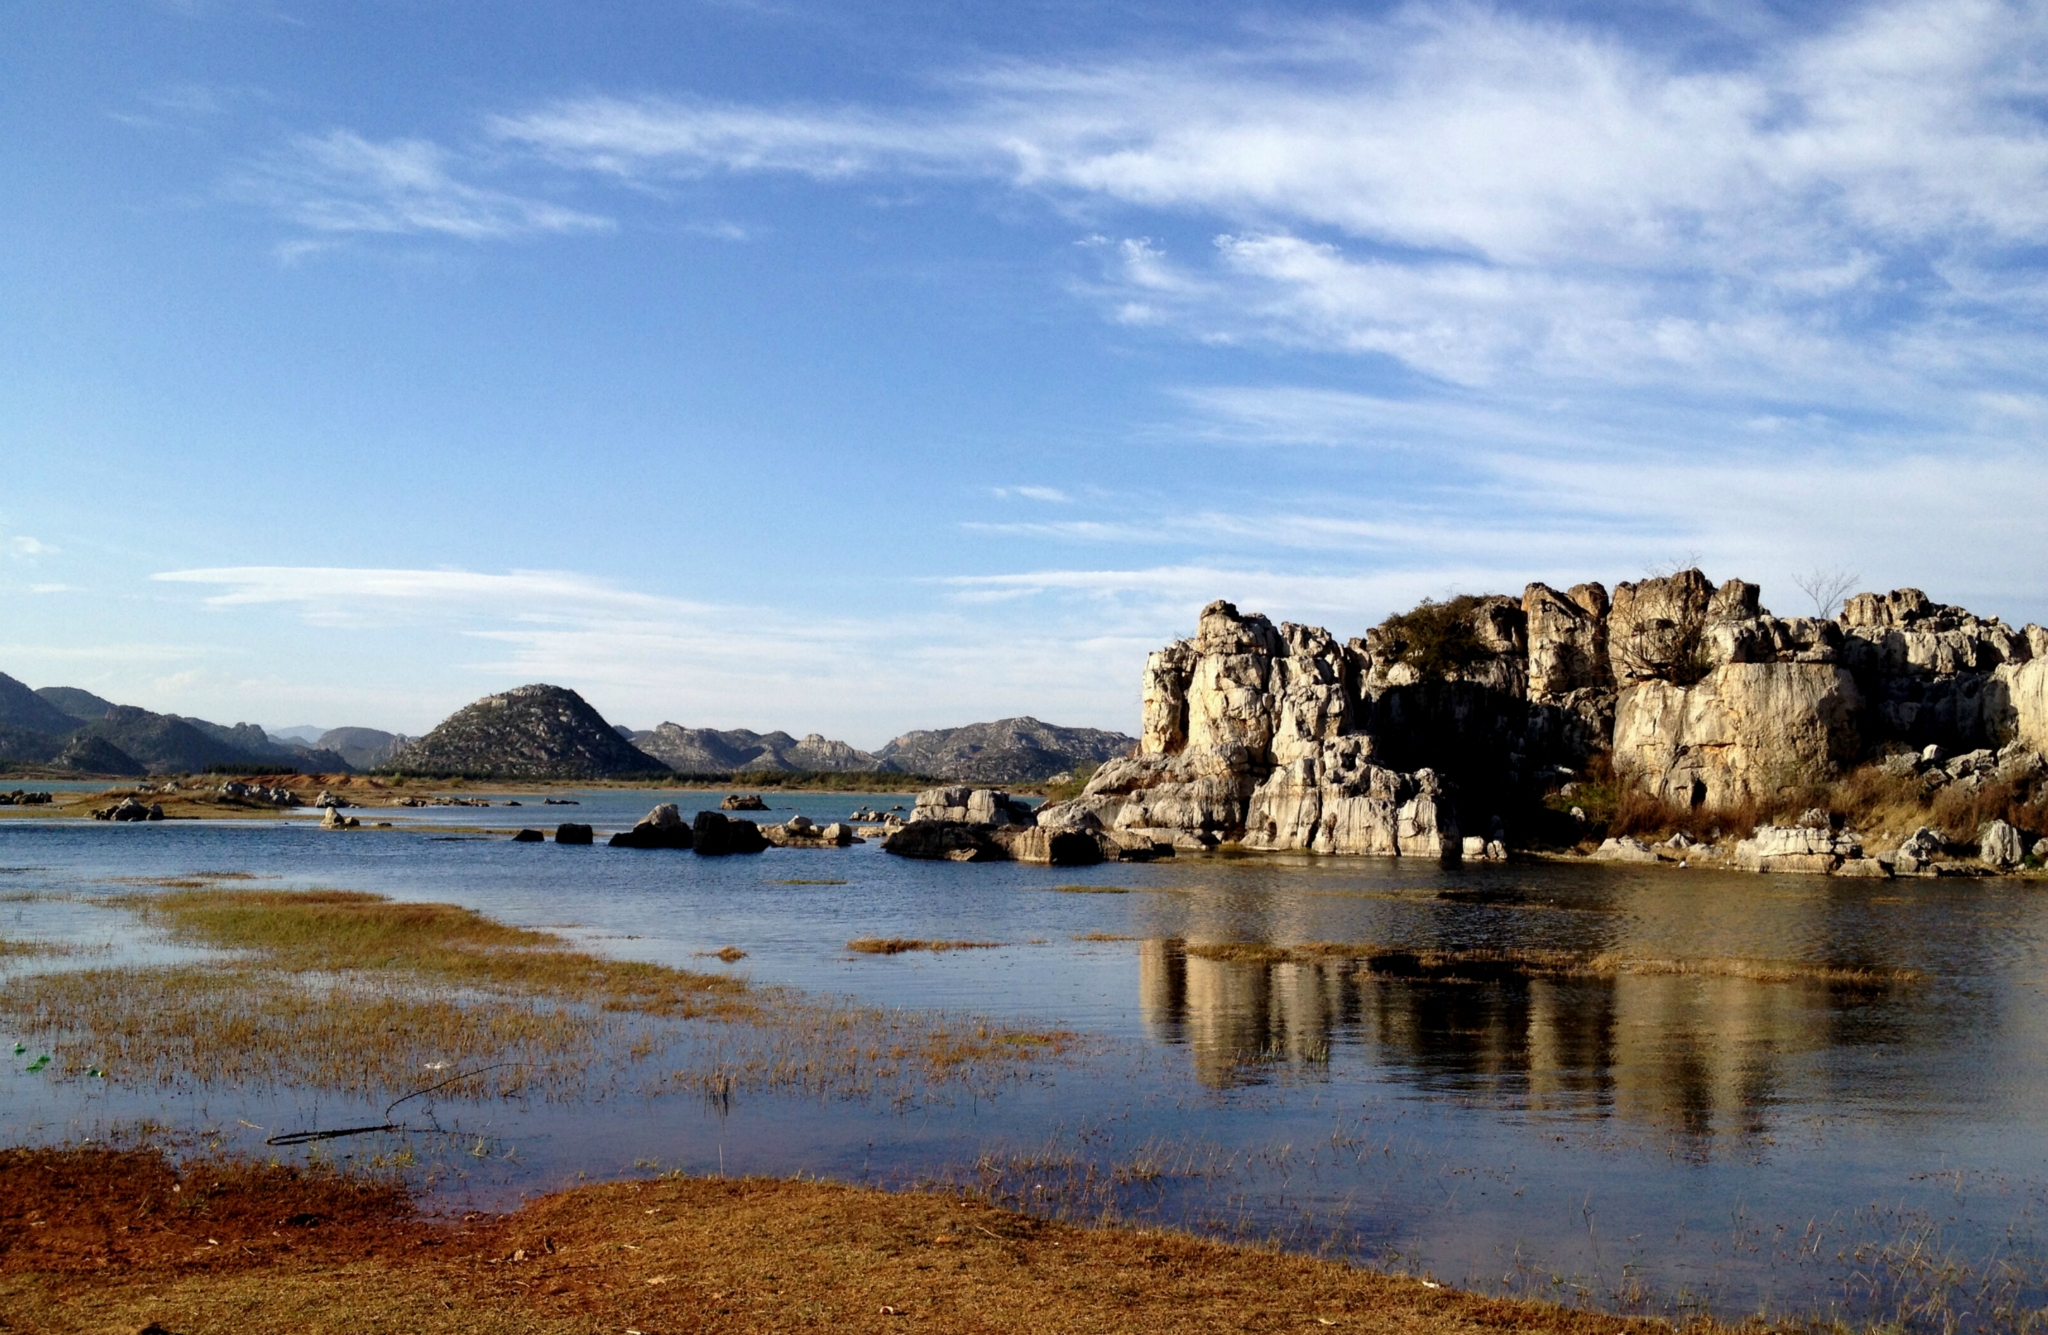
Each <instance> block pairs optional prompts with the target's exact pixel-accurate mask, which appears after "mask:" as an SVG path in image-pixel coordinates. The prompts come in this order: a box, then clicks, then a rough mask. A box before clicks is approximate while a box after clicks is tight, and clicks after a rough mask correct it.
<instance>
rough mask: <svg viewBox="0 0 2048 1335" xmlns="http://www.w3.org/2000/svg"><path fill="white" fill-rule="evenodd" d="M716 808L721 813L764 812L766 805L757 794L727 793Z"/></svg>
mask: <svg viewBox="0 0 2048 1335" xmlns="http://www.w3.org/2000/svg"><path fill="white" fill-rule="evenodd" d="M718 807H719V810H721V811H766V810H767V809H768V804H767V803H766V802H763V801H762V800H761V795H760V794H759V793H727V794H726V795H725V798H724V800H722V801H721V802H719V804H718Z"/></svg>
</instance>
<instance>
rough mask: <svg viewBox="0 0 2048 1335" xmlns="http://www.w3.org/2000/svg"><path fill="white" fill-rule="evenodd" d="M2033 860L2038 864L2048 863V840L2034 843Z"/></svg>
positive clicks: (2038, 840)
mask: <svg viewBox="0 0 2048 1335" xmlns="http://www.w3.org/2000/svg"><path fill="white" fill-rule="evenodd" d="M2033 858H2034V861H2036V862H2048V839H2036V840H2035V841H2034V848H2033Z"/></svg>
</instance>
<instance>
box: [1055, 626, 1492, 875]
mask: <svg viewBox="0 0 2048 1335" xmlns="http://www.w3.org/2000/svg"><path fill="white" fill-rule="evenodd" d="M1370 667H1371V663H1370V659H1369V656H1368V655H1367V654H1366V653H1365V651H1364V650H1363V648H1362V646H1361V645H1359V643H1358V642H1354V643H1353V645H1352V646H1348V647H1347V646H1344V645H1340V644H1339V643H1338V642H1337V641H1336V639H1335V638H1334V637H1333V636H1331V635H1330V633H1329V632H1328V631H1325V630H1318V629H1315V628H1313V627H1309V626H1298V625H1295V624H1293V623H1291V622H1290V623H1286V624H1283V625H1281V626H1278V627H1275V626H1274V625H1273V624H1272V623H1271V622H1270V621H1268V620H1267V619H1266V618H1265V617H1262V616H1257V615H1253V616H1243V615H1240V614H1239V612H1238V610H1237V609H1236V608H1235V607H1233V606H1232V605H1231V604H1229V603H1225V602H1215V603H1211V604H1209V606H1207V607H1206V608H1204V609H1202V617H1201V622H1200V624H1199V626H1198V628H1197V630H1196V633H1195V636H1194V638H1193V639H1191V640H1182V641H1180V642H1179V643H1177V644H1174V645H1170V646H1169V647H1167V648H1165V649H1162V650H1160V651H1159V652H1158V653H1156V654H1153V655H1152V656H1151V658H1150V659H1148V660H1147V662H1146V664H1145V680H1144V707H1145V712H1144V726H1143V733H1142V736H1141V737H1140V741H1139V753H1138V754H1137V755H1136V756H1133V757H1129V758H1124V759H1117V760H1111V761H1108V762H1107V763H1105V764H1104V765H1103V766H1102V767H1101V768H1100V769H1098V770H1097V771H1096V772H1095V775H1094V777H1093V778H1092V779H1091V780H1090V781H1089V783H1088V786H1087V788H1086V789H1085V790H1084V791H1083V793H1082V795H1081V796H1080V797H1078V798H1076V799H1074V800H1073V801H1071V802H1065V803H1060V804H1057V805H1056V806H1054V807H1050V808H1047V809H1046V810H1042V811H1041V812H1039V824H1040V825H1041V826H1044V827H1047V828H1055V829H1057V828H1081V827H1087V826H1097V827H1100V828H1103V829H1107V830H1111V831H1129V832H1131V833H1133V834H1135V835H1139V836H1141V837H1147V838H1152V839H1156V840H1158V841H1160V842H1163V843H1168V844H1180V843H1183V841H1187V842H1195V843H1199V844H1201V845H1204V846H1213V845H1215V844H1217V843H1221V842H1226V841H1235V842H1241V843H1243V844H1244V845H1246V846H1247V847H1252V848H1262V849H1276V850H1277V849H1304V850H1310V851H1314V852H1323V853H1381V854H1389V855H1403V854H1405V855H1410V856H1416V855H1420V856H1427V857H1451V858H1455V857H1457V856H1458V854H1459V852H1460V850H1461V848H1462V841H1461V840H1460V839H1459V836H1458V827H1457V824H1456V819H1455V815H1454V813H1453V811H1452V809H1451V806H1450V804H1449V803H1447V802H1445V801H1443V800H1442V799H1443V797H1444V795H1445V790H1444V786H1443V784H1442V783H1441V781H1440V780H1439V779H1438V777H1437V776H1436V775H1435V774H1434V773H1432V772H1430V771H1428V770H1423V771H1420V772H1418V773H1413V774H1407V773H1401V772H1399V771H1396V770H1393V769H1391V768H1389V767H1387V766H1385V765H1382V764H1378V763H1376V762H1375V746H1374V739H1373V738H1372V737H1370V736H1368V735H1362V734H1360V733H1359V731H1358V730H1357V723H1358V721H1359V719H1360V717H1361V713H1362V711H1361V708H1360V704H1361V700H1360V697H1359V695H1358V683H1359V681H1360V679H1361V678H1362V677H1363V676H1364V675H1366V674H1367V673H1368V672H1369V671H1370Z"/></svg>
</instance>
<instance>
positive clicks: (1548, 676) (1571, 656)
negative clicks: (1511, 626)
mask: <svg viewBox="0 0 2048 1335" xmlns="http://www.w3.org/2000/svg"><path fill="white" fill-rule="evenodd" d="M1607 613H1608V603H1607V590H1606V589H1604V588H1602V587H1601V586H1600V585H1598V584H1579V585H1574V586H1573V587H1572V588H1571V589H1570V590H1569V591H1568V592H1565V593H1559V592H1558V591H1557V590H1555V589H1553V588H1551V587H1550V586H1549V585H1548V584H1531V585H1530V586H1529V587H1528V588H1526V589H1524V590H1523V591H1522V616H1523V620H1524V624H1525V625H1526V627H1527V632H1526V633H1527V636H1528V644H1529V698H1530V699H1532V700H1562V699H1564V698H1566V697H1567V696H1569V695H1570V694H1571V693H1572V692H1573V691H1579V690H1587V689H1592V690H1604V689H1606V688H1608V687H1610V686H1612V684H1613V680H1614V678H1613V672H1612V669H1611V668H1609V667H1608V663H1607Z"/></svg>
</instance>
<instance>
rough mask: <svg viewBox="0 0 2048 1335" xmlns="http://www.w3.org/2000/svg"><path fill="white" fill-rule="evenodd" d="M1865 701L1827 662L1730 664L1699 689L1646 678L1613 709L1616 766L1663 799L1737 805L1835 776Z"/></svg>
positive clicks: (1850, 756) (1854, 747) (1856, 737)
mask: <svg viewBox="0 0 2048 1335" xmlns="http://www.w3.org/2000/svg"><path fill="white" fill-rule="evenodd" d="M1861 704H1862V697H1861V695H1860V694H1859V692H1858V691H1857V689H1856V682H1855V680H1854V678H1852V677H1851V676H1850V675H1849V673H1848V672H1846V671H1844V670H1843V669H1841V668H1839V667H1835V666H1832V665H1829V664H1823V663H1730V664H1728V665H1726V666H1724V667H1719V668H1716V669H1714V670H1713V671H1712V672H1710V673H1709V674H1707V676H1706V678H1705V679H1704V680H1702V681H1701V682H1700V683H1699V684H1698V685H1696V686H1691V687H1686V686H1678V685H1674V684H1673V683H1671V682H1667V681H1656V680H1645V681H1642V682H1639V683H1638V684H1637V685H1635V686H1633V687H1631V688H1629V689H1628V690H1625V691H1623V692H1622V693H1621V695H1620V698H1619V699H1618V701H1617V703H1616V707H1615V721H1614V763H1615V767H1616V768H1617V769H1618V770H1622V771H1626V772H1629V773H1632V774H1634V775H1636V776H1637V778H1638V781H1639V782H1642V783H1643V784H1644V786H1646V787H1649V788H1650V789H1651V790H1652V791H1654V792H1656V793H1658V794H1659V795H1660V796H1662V797H1663V798H1664V799H1665V800H1666V801H1668V802H1671V803H1674V804H1676V805H1678V806H1683V807H1696V806H1702V805H1704V806H1709V807H1732V806H1737V805H1740V804H1741V803H1743V802H1746V801H1750V800H1752V799H1756V798H1761V797H1767V796H1773V795H1775V794H1776V793H1777V792H1779V791H1780V790H1781V789H1784V788H1786V787H1791V786H1796V785H1798V784H1801V783H1805V782H1809V781H1811V780H1813V779H1815V778H1818V777H1822V776H1825V775H1829V774H1832V773H1834V771H1835V770H1836V768H1837V767H1839V766H1841V765H1843V764H1846V763H1848V762H1850V761H1852V760H1854V759H1855V757H1856V755H1857V752H1858V750H1859V748H1860V745H1861V737H1860V734H1859V732H1858V730H1857V726H1856V725H1857V714H1858V710H1859V708H1860V706H1861Z"/></svg>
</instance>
